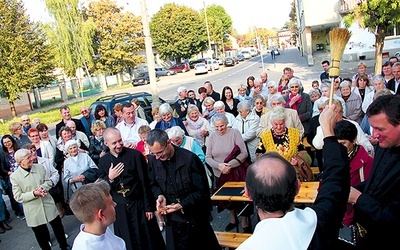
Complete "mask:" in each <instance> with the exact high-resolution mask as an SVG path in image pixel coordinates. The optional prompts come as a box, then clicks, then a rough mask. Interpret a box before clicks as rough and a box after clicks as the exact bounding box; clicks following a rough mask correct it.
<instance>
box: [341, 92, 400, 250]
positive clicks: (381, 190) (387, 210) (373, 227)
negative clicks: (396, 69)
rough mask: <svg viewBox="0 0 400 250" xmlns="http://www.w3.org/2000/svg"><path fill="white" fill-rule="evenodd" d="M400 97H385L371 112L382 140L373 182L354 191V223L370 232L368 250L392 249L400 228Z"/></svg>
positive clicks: (376, 156) (352, 197)
mask: <svg viewBox="0 0 400 250" xmlns="http://www.w3.org/2000/svg"><path fill="white" fill-rule="evenodd" d="M399 112H400V96H398V95H385V96H381V97H378V98H377V99H375V100H374V101H373V102H372V103H371V105H370V106H369V107H368V109H367V116H368V117H369V121H370V125H371V127H372V128H373V133H372V137H373V138H376V139H378V141H379V144H378V146H377V147H376V150H375V156H374V164H373V166H372V170H371V174H370V176H369V178H368V179H367V180H366V181H364V182H362V183H360V184H359V185H357V186H356V187H355V188H351V190H350V196H349V200H348V202H349V203H350V204H353V207H354V216H355V217H354V219H355V221H356V222H358V223H359V224H360V225H361V226H363V227H364V228H365V229H366V230H367V238H366V244H365V248H364V249H392V248H393V246H394V245H397V244H398V238H397V237H398V229H399V227H400V113H399Z"/></svg>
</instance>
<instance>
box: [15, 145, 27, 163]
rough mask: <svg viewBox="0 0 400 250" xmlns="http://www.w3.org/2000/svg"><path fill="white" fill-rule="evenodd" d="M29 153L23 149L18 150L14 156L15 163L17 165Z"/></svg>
mask: <svg viewBox="0 0 400 250" xmlns="http://www.w3.org/2000/svg"><path fill="white" fill-rule="evenodd" d="M29 154H31V151H30V150H28V149H25V148H21V149H18V150H17V152H15V154H14V159H15V161H16V162H17V163H18V164H19V163H20V162H21V161H22V160H23V159H24V158H25V157H26V156H27V155H29Z"/></svg>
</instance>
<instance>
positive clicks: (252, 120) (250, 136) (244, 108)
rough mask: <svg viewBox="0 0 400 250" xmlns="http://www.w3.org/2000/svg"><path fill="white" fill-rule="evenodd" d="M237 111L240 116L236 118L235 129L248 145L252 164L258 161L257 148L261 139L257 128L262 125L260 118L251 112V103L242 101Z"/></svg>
mask: <svg viewBox="0 0 400 250" xmlns="http://www.w3.org/2000/svg"><path fill="white" fill-rule="evenodd" d="M237 109H238V111H239V114H238V115H237V116H236V119H235V122H234V124H233V126H232V127H233V128H235V129H237V130H239V132H240V133H241V135H242V138H243V140H244V142H245V144H246V147H247V151H248V153H249V156H250V159H251V162H254V161H255V160H256V148H257V146H258V142H259V138H258V137H257V133H256V132H257V128H258V124H259V123H260V117H258V115H257V114H255V113H253V112H251V102H249V101H241V102H240V103H239V104H238V106H237Z"/></svg>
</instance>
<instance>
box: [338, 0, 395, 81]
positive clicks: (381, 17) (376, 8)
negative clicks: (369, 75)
mask: <svg viewBox="0 0 400 250" xmlns="http://www.w3.org/2000/svg"><path fill="white" fill-rule="evenodd" d="M354 21H357V22H358V24H359V26H360V27H361V28H367V29H368V30H369V31H370V32H372V33H374V34H375V74H380V73H381V70H382V51H383V46H384V43H385V37H386V33H387V32H388V31H390V30H393V29H394V27H395V25H397V26H399V25H400V1H399V0H368V1H362V2H361V3H360V4H359V5H358V6H357V7H356V8H355V9H354V10H353V12H351V13H350V14H348V15H346V16H345V17H344V23H345V25H346V27H350V25H351V24H352V23H353V22H354Z"/></svg>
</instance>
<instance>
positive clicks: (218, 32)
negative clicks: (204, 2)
mask: <svg viewBox="0 0 400 250" xmlns="http://www.w3.org/2000/svg"><path fill="white" fill-rule="evenodd" d="M206 13H207V21H208V28H209V31H210V40H211V41H213V42H214V43H215V44H217V45H218V47H219V48H222V45H223V44H226V40H227V36H226V34H231V33H232V18H231V17H230V16H229V15H228V14H227V13H226V11H225V9H224V7H222V6H220V5H215V4H212V5H210V6H208V7H207V8H206ZM200 16H201V18H202V20H203V23H204V24H205V15H204V9H203V10H201V11H200Z"/></svg>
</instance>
